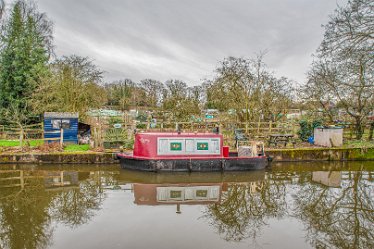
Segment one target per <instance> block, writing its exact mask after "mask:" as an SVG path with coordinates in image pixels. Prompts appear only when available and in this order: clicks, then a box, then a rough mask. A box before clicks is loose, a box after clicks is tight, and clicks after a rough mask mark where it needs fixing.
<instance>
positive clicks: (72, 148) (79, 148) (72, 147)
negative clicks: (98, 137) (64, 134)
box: [64, 144, 90, 152]
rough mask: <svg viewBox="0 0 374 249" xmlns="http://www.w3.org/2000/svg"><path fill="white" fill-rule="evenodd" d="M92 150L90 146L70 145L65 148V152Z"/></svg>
mask: <svg viewBox="0 0 374 249" xmlns="http://www.w3.org/2000/svg"><path fill="white" fill-rule="evenodd" d="M88 150H90V145H88V144H68V145H66V146H65V147H64V151H70V152H74V151H88Z"/></svg>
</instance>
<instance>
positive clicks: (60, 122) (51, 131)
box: [43, 112, 79, 144]
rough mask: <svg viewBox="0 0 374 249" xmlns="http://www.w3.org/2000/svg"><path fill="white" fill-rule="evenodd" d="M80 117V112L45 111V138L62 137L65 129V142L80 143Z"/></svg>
mask: <svg viewBox="0 0 374 249" xmlns="http://www.w3.org/2000/svg"><path fill="white" fill-rule="evenodd" d="M78 118H79V114H78V113H72V112H46V113H44V122H43V124H44V139H49V138H60V137H61V130H63V139H64V141H63V142H64V143H75V144H76V143H78ZM47 142H50V141H48V140H47Z"/></svg>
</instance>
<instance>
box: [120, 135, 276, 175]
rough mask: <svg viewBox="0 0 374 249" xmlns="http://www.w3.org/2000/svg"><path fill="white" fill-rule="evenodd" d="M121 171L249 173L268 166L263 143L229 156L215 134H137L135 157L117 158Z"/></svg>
mask: <svg viewBox="0 0 374 249" xmlns="http://www.w3.org/2000/svg"><path fill="white" fill-rule="evenodd" d="M117 158H118V159H119V160H120V164H121V167H122V168H124V169H133V170H141V171H154V172H163V171H171V172H173V171H181V172H183V171H184V172H194V171H196V172H202V171H206V172H211V171H246V170H258V169H264V168H265V167H266V166H267V165H268V163H269V160H268V157H267V156H266V155H265V152H264V147H263V143H257V142H252V143H251V146H242V147H239V149H238V152H229V147H228V146H223V136H222V135H221V134H215V133H177V132H175V133H137V134H136V135H135V142H134V151H133V153H132V154H127V153H120V154H117Z"/></svg>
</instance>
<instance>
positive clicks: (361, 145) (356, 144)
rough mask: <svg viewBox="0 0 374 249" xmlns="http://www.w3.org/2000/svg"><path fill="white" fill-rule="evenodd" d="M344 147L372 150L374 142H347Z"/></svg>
mask: <svg viewBox="0 0 374 249" xmlns="http://www.w3.org/2000/svg"><path fill="white" fill-rule="evenodd" d="M343 147H347V148H352V147H357V148H370V147H374V141H365V140H352V141H346V142H345V143H344V145H343Z"/></svg>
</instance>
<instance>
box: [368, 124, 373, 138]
mask: <svg viewBox="0 0 374 249" xmlns="http://www.w3.org/2000/svg"><path fill="white" fill-rule="evenodd" d="M373 133H374V121H373V122H371V124H370V131H369V138H368V140H369V141H371V140H372V139H373Z"/></svg>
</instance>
